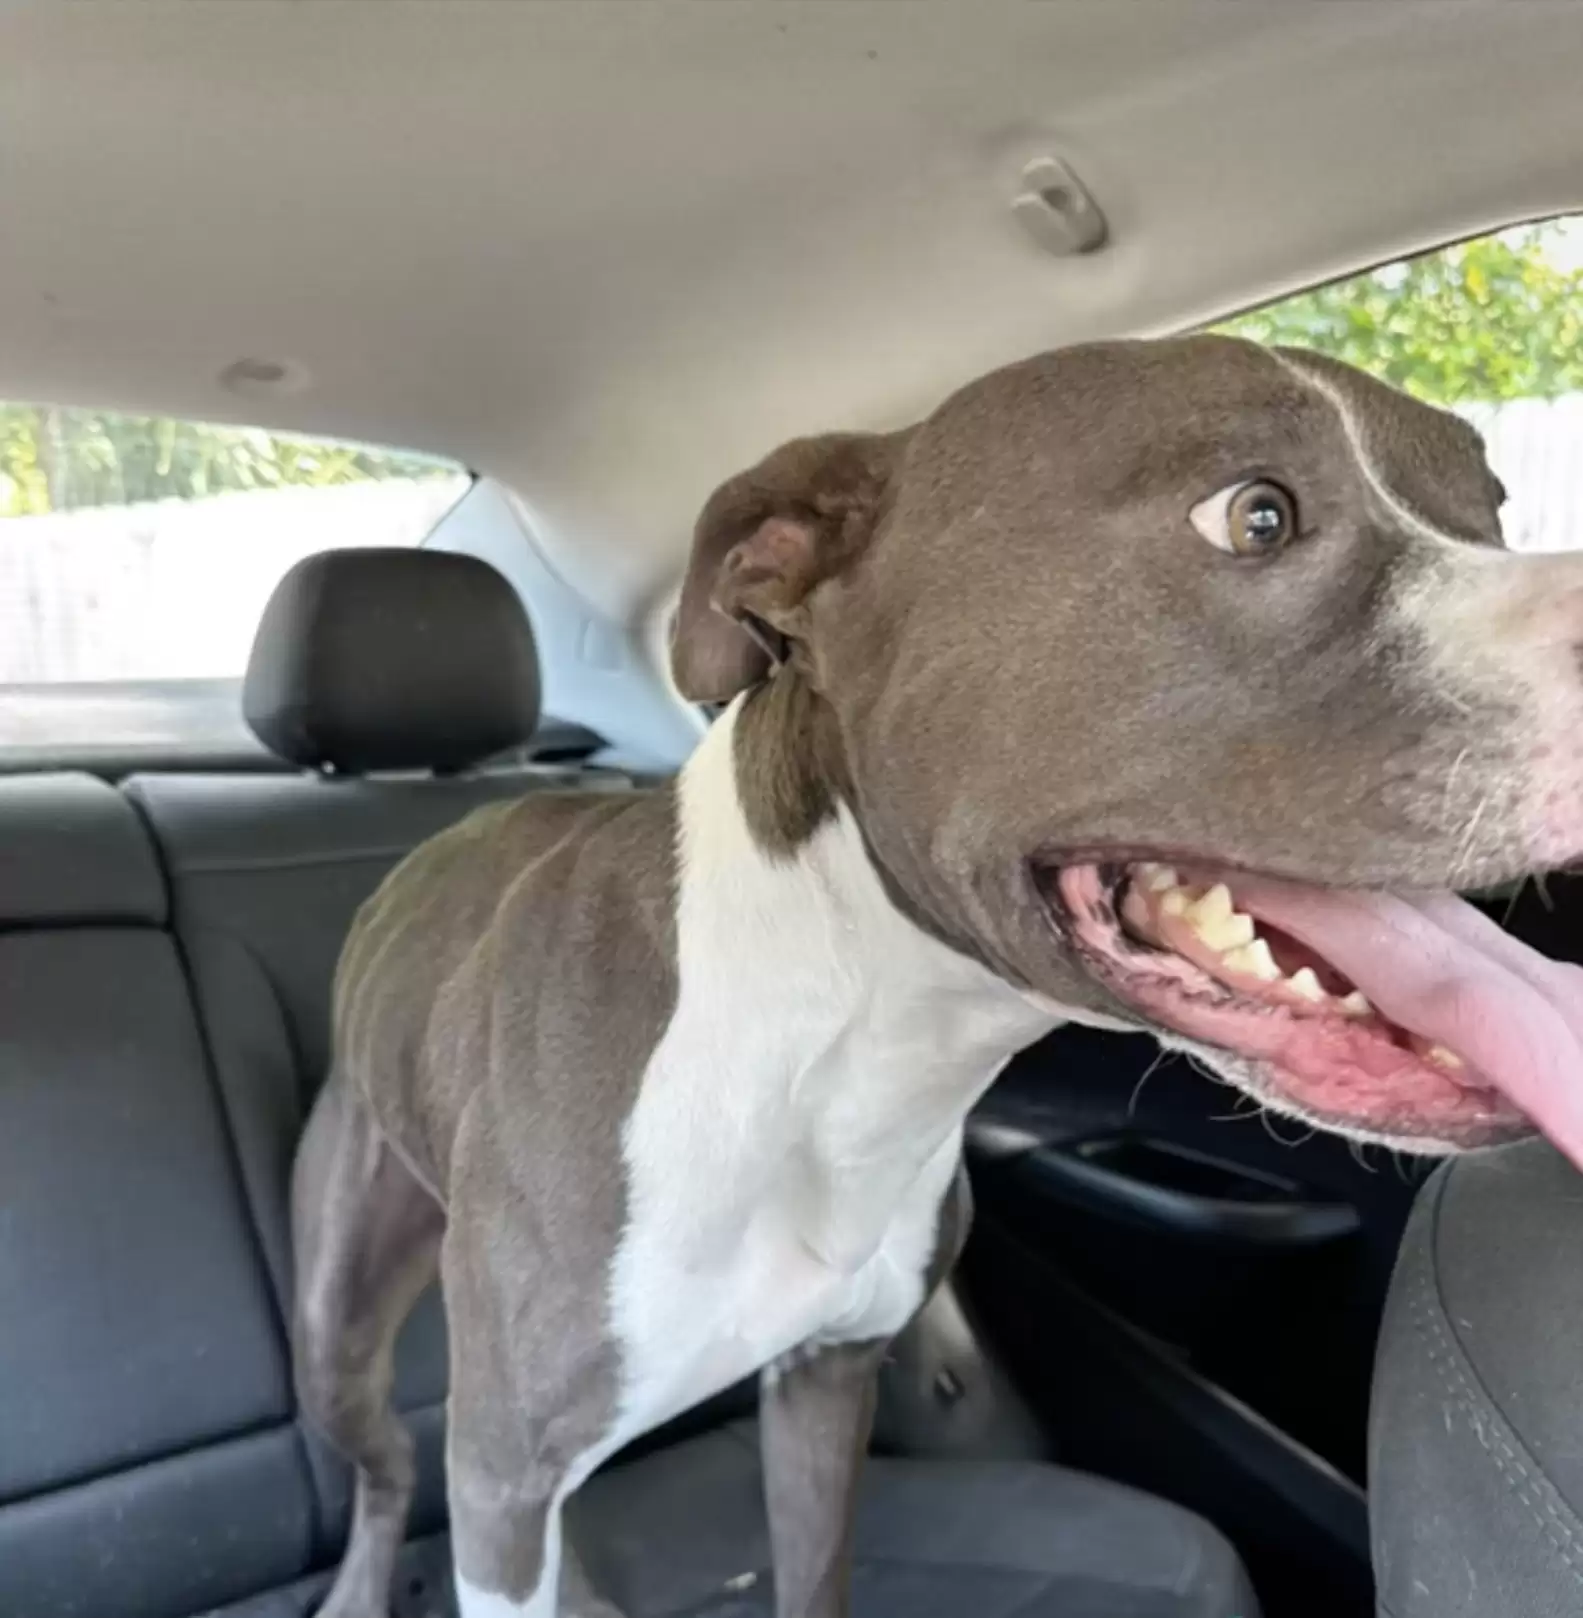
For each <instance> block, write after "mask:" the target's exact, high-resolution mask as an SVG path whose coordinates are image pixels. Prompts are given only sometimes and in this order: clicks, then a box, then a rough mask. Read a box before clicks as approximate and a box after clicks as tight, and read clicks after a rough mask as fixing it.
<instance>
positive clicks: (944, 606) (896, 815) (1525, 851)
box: [295, 337, 1583, 1618]
mask: <svg viewBox="0 0 1583 1618" xmlns="http://www.w3.org/2000/svg"><path fill="white" fill-rule="evenodd" d="M1500 501H1501V492H1500V489H1499V486H1498V484H1497V483H1496V481H1495V479H1494V477H1493V476H1492V475H1491V473H1490V471H1489V469H1488V467H1487V466H1486V463H1485V460H1484V456H1483V453H1482V450H1481V446H1480V443H1479V440H1478V438H1477V435H1476V434H1475V433H1474V431H1473V430H1472V429H1471V428H1470V427H1468V426H1467V425H1465V424H1464V423H1463V422H1461V421H1460V420H1458V419H1457V418H1456V417H1454V416H1452V415H1449V414H1446V413H1443V412H1441V411H1438V410H1434V409H1431V408H1429V407H1427V406H1425V405H1422V404H1419V403H1416V402H1414V401H1412V400H1410V399H1408V398H1405V397H1403V396H1402V395H1400V394H1398V393H1396V392H1394V391H1392V390H1390V389H1389V388H1387V387H1385V386H1382V385H1381V384H1379V383H1376V382H1374V381H1371V380H1369V379H1367V378H1366V377H1364V376H1362V375H1360V374H1358V373H1355V372H1353V371H1351V370H1349V369H1347V368H1345V367H1342V366H1340V365H1337V364H1334V363H1331V362H1328V361H1326V360H1323V359H1320V358H1316V357H1315V356H1312V355H1308V354H1301V353H1297V352H1290V351H1268V350H1264V349H1260V348H1257V347H1253V346H1250V345H1248V344H1245V343H1241V342H1236V341H1232V340H1229V339H1224V338H1214V337H1201V338H1191V339H1185V340H1173V341H1166V342H1153V343H1145V342H1137V343H1109V344H1097V345H1094V346H1090V347H1082V348H1074V349H1070V350H1067V351H1064V352H1059V353H1054V354H1048V355H1045V356H1042V357H1040V358H1037V359H1033V360H1029V361H1028V362H1026V363H1024V364H1020V365H1015V366H1012V367H1011V368H1009V369H1007V370H1003V371H1000V372H997V373H996V374H994V375H992V376H989V377H986V378H984V379H982V380H981V381H978V382H976V383H974V384H972V385H971V386H969V387H967V388H965V389H964V390H963V391H962V392H960V393H959V394H957V395H956V396H955V397H954V398H952V399H951V400H950V401H949V402H947V403H946V404H945V405H944V406H943V407H942V408H941V409H940V410H938V411H937V412H936V413H935V414H934V415H933V416H932V417H930V418H929V419H928V420H927V421H925V422H923V423H922V424H921V425H919V426H917V427H915V428H912V429H910V430H908V431H905V432H898V433H894V434H890V435H885V436H860V435H841V436H831V437H827V438H816V439H809V440H804V441H800V442H797V443H793V444H789V445H787V446H785V447H784V448H782V449H780V450H778V451H777V452H775V453H774V454H772V455H771V456H769V458H768V459H767V460H765V461H764V462H763V463H762V464H760V465H759V466H757V467H755V468H753V469H752V470H751V471H749V472H746V473H744V474H743V475H741V476H740V477H737V478H735V479H733V480H732V481H731V482H729V483H727V484H726V485H725V486H724V487H723V488H721V489H720V490H719V491H718V492H717V493H716V494H715V495H714V497H713V498H712V499H711V500H710V501H709V503H708V505H707V506H706V507H705V509H704V512H703V515H702V518H701V520H700V522H699V524H698V529H697V534H696V540H695V545H694V550H693V556H692V562H691V569H690V572H689V575H688V578H687V581H686V585H685V590H684V594H683V599H682V604H681V608H680V612H679V616H678V621H677V627H676V640H675V648H674V664H675V672H676V676H677V680H678V684H679V685H680V687H681V689H682V690H683V691H684V692H686V693H687V694H688V695H689V696H692V697H694V698H698V699H709V700H720V701H727V700H729V702H730V706H729V708H728V709H727V711H726V712H725V714H724V716H723V717H722V718H721V719H720V720H719V721H718V722H717V723H716V724H715V725H714V726H713V728H712V729H711V730H710V732H709V734H708V736H707V737H706V739H705V740H704V741H703V743H702V744H701V745H700V747H699V749H698V751H697V753H696V754H695V756H694V757H693V758H692V759H691V761H690V762H689V763H688V764H687V766H686V768H685V769H684V770H683V772H682V774H681V776H680V778H679V779H678V780H677V781H676V783H675V784H674V786H672V787H670V788H667V789H665V790H659V791H653V792H649V793H640V794H634V795H621V796H613V795H611V794H608V793H606V794H600V795H597V796H594V795H586V796H582V795H571V796H565V797H552V796H545V795H540V796H536V797H532V798H530V799H528V800H527V801H525V802H522V803H519V804H513V805H509V806H497V807H493V808H488V809H485V810H483V811H481V812H480V813H478V814H475V815H474V816H473V817H472V818H471V819H469V820H467V821H466V822H465V823H463V824H462V825H460V826H458V827H457V828H455V829H454V830H452V831H449V832H447V833H445V834H444V835H442V836H440V837H438V838H436V839H434V840H433V841H432V842H430V843H429V844H427V845H426V846H425V847H423V848H421V849H419V850H418V851H417V852H416V853H415V854H413V855H412V856H411V857H410V858H409V859H408V860H407V861H406V862H405V864H403V865H402V866H401V867H400V868H399V869H398V870H397V871H396V872H395V873H394V874H393V875H392V876H391V877H390V879H389V880H388V881H387V882H386V884H385V886H384V887H383V888H382V890H381V891H380V892H379V893H378V894H377V895H376V896H375V898H374V899H373V900H372V901H371V902H370V903H369V904H368V905H367V907H366V908H365V910H364V912H363V913H362V915H361V916H360V917H359V920H358V922H357V925H356V927H355V929H354V932H353V935H352V937H351V940H350V942H349V943H348V946H347V949H346V952H345V955H344V958H343V962H342V969H341V975H340V980H339V987H338V994H337V1006H336V1016H337V1028H336V1042H337V1043H336V1049H337V1058H336V1072H335V1075H334V1077H333V1079H332V1080H331V1082H330V1084H329V1086H328V1088H327V1090H326V1092H325V1094H324V1096H323V1097H322V1099H321V1100H320V1102H319V1105H318V1107H317V1110H316V1111H315V1113H314V1115H313V1119H312V1121H311V1123H310V1126H309V1130H308V1134H307V1137H306V1139H305V1142H304V1144H303V1147H302V1151H301V1155H300V1158H299V1161H298V1168H297V1176H296V1185H295V1237H296V1244H297V1258H298V1266H299V1279H298V1306H297V1345H296V1347H297V1356H298V1358H297V1367H298V1379H299V1385H300V1388H301V1394H302V1399H303V1402H304V1405H305V1407H306V1409H307V1410H308V1412H309V1413H310V1414H311V1415H312V1416H314V1417H315V1418H316V1419H317V1420H318V1421H319V1422H320V1423H321V1424H322V1425H323V1426H324V1427H325V1429H326V1430H327V1431H328V1433H329V1435H330V1436H331V1437H332V1438H333V1439H334V1440H335V1442H336V1443H337V1444H338V1445H339V1446H340V1447H341V1448H342V1449H344V1450H345V1451H346V1453H347V1454H348V1455H349V1456H350V1457H351V1458H352V1459H353V1460H354V1461H355V1462H356V1464H357V1469H358V1482H357V1490H358V1492H357V1509H356V1518H355V1524H354V1530H353V1536H352V1542H351V1545H350V1548H349V1550H348V1553H347V1557H346V1560H345V1563H344V1565H343V1568H342V1571H341V1575H340V1579H339V1582H338V1583H337V1585H336V1587H335V1591H334V1593H333V1595H332V1598H331V1600H330V1603H329V1606H328V1608H327V1611H328V1612H329V1613H331V1614H333V1615H334V1618H351V1615H354V1614H355V1615H358V1618H368V1615H373V1614H377V1613H381V1612H383V1611H384V1610H385V1600H386V1595H385V1589H386V1585H387V1583H388V1580H389V1577H390V1573H391V1566H392V1557H393V1555H394V1551H395V1548H396V1546H397V1544H398V1541H399V1539H400V1537H401V1534H402V1527H403V1519H404V1516H405V1511H406V1505H407V1497H408V1494H409V1492H410V1486H411V1459H410V1455H409V1451H408V1447H407V1443H406V1440H405V1439H404V1437H403V1435H402V1432H401V1429H400V1428H399V1426H398V1425H397V1424H396V1422H395V1420H394V1418H393V1417H392V1416H391V1414H390V1412H389V1410H388V1408H387V1395H388V1391H389V1381H390V1357H391V1344H392V1339H393V1337H394V1335H395V1332H396V1329H397V1327H398V1325H399V1324H400V1322H401V1319H402V1317H403V1315H404V1314H405V1313H406V1311H407V1310H408V1308H409V1307H410V1306H411V1304H412V1302H413V1300H414V1298H415V1297H416V1296H417V1294H418V1293H419V1291H420V1290H421V1289H422V1288H423V1287H424V1286H425V1285H426V1284H427V1283H428V1282H429V1280H430V1279H431V1278H432V1277H433V1276H434V1274H435V1273H436V1271H437V1270H438V1272H439V1273H440V1274H441V1276H442V1279H443V1284H444V1290H445V1298H446V1304H447V1308H448V1313H449V1330H450V1340H451V1396H450V1417H449V1422H450V1425H449V1450H448V1464H449V1489H450V1504H451V1520H452V1526H453V1533H454V1542H455V1552H456V1565H457V1582H458V1588H459V1592H460V1601H461V1609H462V1612H463V1614H464V1615H465V1618H502V1615H507V1614H533V1615H539V1618H548V1615H551V1614H553V1613H556V1612H558V1611H559V1612H562V1613H567V1612H577V1613H583V1612H590V1611H608V1609H607V1608H604V1607H603V1604H602V1603H601V1602H600V1600H599V1598H598V1597H596V1596H595V1595H594V1594H593V1593H592V1592H591V1591H590V1590H589V1589H588V1588H587V1586H586V1583H585V1582H584V1581H583V1579H582V1578H581V1575H580V1574H579V1572H578V1570H577V1569H576V1567H575V1565H574V1563H573V1561H572V1559H571V1558H570V1557H569V1556H563V1554H562V1547H561V1537H560V1528H559V1519H560V1509H561V1505H562V1502H563V1501H564V1500H565V1498H566V1497H567V1495H568V1494H569V1493H570V1492H571V1491H572V1490H574V1489H576V1488H577V1487H578V1485H579V1484H580V1483H581V1482H582V1481H583V1480H584V1479H585V1478H586V1477H587V1476H588V1475H589V1473H590V1472H591V1471H592V1470H593V1469H594V1468H595V1467H596V1466H598V1465H599V1463H600V1462H601V1461H602V1460H603V1459H605V1458H606V1457H607V1456H609V1455H611V1454H612V1453H613V1452H614V1451H615V1450H617V1449H618V1448H620V1447H621V1446H622V1445H623V1444H625V1443H626V1442H627V1441H628V1440H630V1439H632V1438H634V1437H636V1436H637V1435H638V1434H640V1433H642V1432H644V1431H645V1430H647V1429H650V1428H652V1427H654V1426H655V1425H657V1424H658V1423H660V1422H661V1421H663V1420H664V1419H665V1418H667V1417H669V1416H671V1415H673V1414H674V1413H676V1412H678V1411H680V1410H682V1409H683V1408H684V1407H686V1406H688V1405H691V1404H693V1403H695V1402H697V1401H699V1400H701V1399H703V1398H704V1397H706V1396H707V1395H709V1394H712V1393H714V1392H715V1391H717V1390H719V1389H721V1388H723V1387H725V1386H727V1385H728V1384H731V1383H733V1382H735V1381H737V1380H738V1379H740V1378H742V1377H744V1376H746V1375H749V1374H751V1373H754V1372H759V1373H761V1377H762V1403H763V1447H764V1462H765V1468H766V1491H767V1498H768V1503H769V1511H770V1517H771V1528H772V1541H773V1546H774V1552H775V1558H776V1584H777V1600H778V1606H779V1611H780V1613H781V1614H782V1615H783V1618H833V1615H835V1614H839V1613H841V1612H843V1611H844V1610H845V1590H844V1568H845V1562H846V1558H847V1553H848V1545H849V1536H850V1524H851V1501H852V1490H853V1484H854V1477H855V1473H856V1470H857V1467H858V1464H859V1457H860V1455H861V1452H862V1449H863V1440H864V1436H865V1434H866V1432H867V1424H868V1420H869V1412H870V1407H871V1403H872V1398H873V1388H874V1379H875V1373H876V1368H877V1366H878V1363H879V1361H880V1358H881V1356H882V1354H883V1352H884V1348H885V1345H886V1343H887V1342H888V1341H889V1340H890V1339H891V1338H892V1337H893V1336H894V1334H895V1333H897V1332H898V1331H899V1330H900V1329H901V1327H902V1326H903V1325H904V1324H905V1323H906V1322H907V1321H908V1319H909V1318H910V1317H911V1316H912V1315H913V1314H914V1313H915V1312H916V1311H917V1310H918V1308H919V1306H920V1305H921V1304H922V1303H923V1301H924V1300H925V1297H926V1296H927V1294H928V1293H929V1291H930V1289H931V1287H932V1286H933V1285H934V1284H935V1282H936V1280H937V1279H938V1278H939V1277H940V1276H941V1275H942V1274H943V1273H944V1271H945V1270H946V1269H947V1268H948V1267H949V1265H950V1264H951V1263H952V1261H953V1259H954V1258H955V1256H956V1254H957V1251H958V1249H959V1247H960V1245H961V1242H962V1239H963V1235H964V1232H965V1228H966V1222H967V1217H968V1207H967V1201H966V1196H965V1192H964V1190H963V1181H962V1171H961V1161H960V1160H961V1143H962V1127H963V1119H964V1116H965V1115H966V1113H967V1111H968V1109H969V1108H970V1107H971V1106H972V1105H973V1103H974V1101H975V1100H976V1099H977V1098H978V1097H979V1096H980V1095H982V1093H983V1092H984V1090H985V1088H986V1086H988V1084H989V1083H990V1081H991V1080H992V1079H993V1078H994V1076H995V1074H996V1072H997V1071H998V1070H999V1069H1000V1068H1001V1066H1002V1065H1003V1064H1004V1063H1005V1062H1006V1061H1007V1059H1008V1058H1009V1057H1010V1056H1011V1055H1012V1054H1013V1053H1014V1052H1016V1051H1017V1050H1019V1049H1021V1048H1022V1047H1024V1046H1026V1045H1028V1044H1029V1043H1030V1042H1032V1041H1033V1040H1036V1039H1038V1038H1039V1037H1040V1036H1041V1035H1043V1034H1045V1033H1047V1032H1048V1031H1049V1030H1051V1029H1052V1028H1055V1027H1056V1026H1057V1025H1058V1024H1060V1023H1061V1022H1063V1021H1067V1020H1073V1021H1078V1022H1084V1023H1090V1024H1097V1025H1101V1026H1105V1027H1126V1028H1138V1027H1142V1028H1145V1029H1148V1030H1151V1031H1152V1032H1154V1033H1155V1034H1156V1035H1157V1036H1158V1037H1159V1038H1160V1039H1161V1041H1162V1042H1163V1043H1165V1044H1167V1045H1170V1046H1173V1047H1176V1048H1179V1049H1184V1050H1189V1051H1192V1052H1195V1053H1196V1054H1197V1055H1198V1056H1199V1057H1201V1058H1202V1059H1203V1060H1204V1061H1205V1062H1207V1063H1208V1064H1209V1065H1210V1066H1211V1067H1213V1068H1214V1069H1216V1070H1217V1071H1218V1072H1219V1073H1220V1074H1222V1075H1223V1076H1224V1077H1225V1078H1226V1079H1227V1080H1229V1081H1230V1082H1231V1083H1233V1084H1235V1085H1238V1086H1241V1087H1242V1088H1243V1089H1245V1090H1247V1091H1248V1092H1250V1093H1251V1094H1252V1095H1254V1096H1256V1097H1257V1098H1258V1099H1259V1101H1261V1102H1262V1103H1263V1104H1264V1105H1265V1106H1268V1107H1270V1108H1272V1109H1274V1110H1277V1111H1281V1112H1286V1113H1291V1114H1294V1115H1297V1116H1299V1117H1302V1118H1306V1119H1309V1120H1312V1121H1313V1122H1315V1123H1318V1124H1321V1125H1323V1126H1325V1127H1327V1128H1331V1129H1335V1130H1339V1131H1342V1132H1344V1133H1347V1134H1350V1135H1354V1136H1357V1137H1359V1138H1362V1139H1369V1140H1379V1141H1389V1142H1392V1143H1394V1144H1397V1145H1400V1146H1406V1147H1408V1148H1418V1149H1426V1150H1433V1151H1439V1150H1447V1149H1454V1148H1459V1147H1467V1146H1472V1145H1477V1144H1479V1143H1481V1142H1489V1141H1494V1140H1499V1139H1503V1138H1506V1137H1508V1136H1511V1135H1514V1134H1517V1133H1520V1132H1522V1131H1524V1130H1525V1129H1527V1128H1528V1127H1529V1123H1530V1121H1531V1122H1532V1123H1535V1124H1537V1125H1539V1126H1540V1127H1541V1128H1543V1129H1544V1130H1545V1131H1546V1132H1547V1133H1549V1134H1550V1135H1551V1136H1552V1137H1553V1138H1554V1139H1555V1140H1556V1141H1557V1142H1558V1143H1559V1144H1560V1145H1561V1146H1562V1147H1563V1149H1565V1150H1566V1151H1568V1152H1569V1153H1570V1154H1571V1155H1572V1156H1573V1157H1574V1158H1577V1159H1583V973H1579V972H1578V971H1577V970H1576V969H1574V968H1571V967H1565V966H1558V965H1555V964H1553V963H1551V962H1549V961H1546V960H1544V959H1543V958H1541V957H1539V956H1537V955H1535V954H1534V953H1532V952H1531V951H1529V950H1528V949H1527V948H1526V947H1525V946H1523V945H1521V944H1518V943H1517V942H1515V941H1514V940H1512V939H1511V938H1510V937H1508V936H1507V935H1506V934H1504V933H1502V932H1501V931H1500V930H1499V929H1497V928H1496V927H1495V926H1493V924H1491V923H1489V922H1487V921H1485V920H1484V919H1483V917H1482V916H1481V915H1480V914H1479V913H1477V912H1476V911H1474V910H1473V909H1471V908H1470V907H1469V906H1467V905H1466V904H1464V903H1463V902H1462V901H1460V900H1458V899H1456V898H1454V897H1453V896H1452V890H1453V889H1456V888H1459V887H1475V886H1479V885H1483V884H1492V883H1496V882H1500V881H1504V880H1507V879H1510V878H1513V877H1515V876H1518V875H1520V874H1522V873H1526V872H1529V871H1532V870H1535V869H1539V868H1544V867H1549V866H1554V865H1557V864H1559V863H1561V862H1563V861H1566V860H1570V859H1572V858H1574V857H1576V856H1577V855H1578V853H1579V851H1580V850H1583V666H1580V648H1583V558H1566V557H1547V558H1534V557H1517V556H1513V555H1511V554H1510V553H1508V552H1505V551H1504V550H1503V549H1502V546H1501V535H1500V523H1499V517H1498V508H1499V505H1500Z"/></svg>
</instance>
